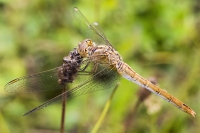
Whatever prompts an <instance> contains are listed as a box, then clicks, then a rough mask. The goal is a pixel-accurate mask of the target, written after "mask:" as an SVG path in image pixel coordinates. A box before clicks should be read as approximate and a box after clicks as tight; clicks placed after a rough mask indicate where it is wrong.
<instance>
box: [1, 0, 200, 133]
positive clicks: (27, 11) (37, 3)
mask: <svg viewBox="0 0 200 133" xmlns="http://www.w3.org/2000/svg"><path fill="white" fill-rule="evenodd" d="M75 6H76V7H78V8H79V9H80V10H81V12H82V13H83V14H84V15H85V16H86V17H87V19H88V20H89V21H90V22H94V21H97V22H99V24H100V25H101V28H102V29H103V31H104V33H105V35H106V37H107V38H108V40H109V41H110V42H111V43H112V44H113V45H114V47H115V48H116V50H117V51H118V52H119V53H120V54H121V56H122V57H123V59H124V61H125V62H126V63H128V64H129V65H130V66H131V67H132V68H133V69H134V70H135V71H136V72H138V73H139V74H140V75H142V76H143V77H145V78H149V77H152V76H153V77H155V78H156V79H157V81H158V85H159V86H160V87H161V88H164V89H165V90H166V91H167V92H169V93H171V94H173V95H174V96H176V97H177V98H179V99H180V100H182V101H183V102H185V103H186V104H187V105H189V106H190V107H191V108H192V109H193V110H194V111H195V112H196V113H197V115H196V117H195V118H193V117H192V116H190V115H188V114H186V113H184V112H182V111H181V110H179V109H177V108H176V107H174V106H173V105H171V104H169V103H168V102H166V101H164V100H163V99H162V98H160V97H158V96H156V95H153V94H152V95H151V96H150V97H148V98H147V99H146V100H145V101H144V102H143V103H142V104H141V105H140V106H139V107H138V108H137V109H136V112H135V114H134V117H133V119H132V120H131V124H130V126H128V127H126V128H125V126H124V125H125V123H126V120H127V116H128V114H129V113H131V112H132V110H133V108H134V105H135V104H136V101H137V99H138V95H137V94H138V90H139V87H138V86H137V85H135V84H134V83H131V82H129V81H127V80H125V79H122V80H121V83H120V86H119V87H118V89H117V91H116V93H115V95H114V98H113V100H112V102H111V106H110V108H109V111H108V113H107V115H106V118H105V120H104V121H103V123H102V124H101V127H100V129H99V131H98V132H99V133H111V132H115V133H123V132H125V131H127V132H134V133H197V132H199V129H200V127H199V125H200V117H199V112H200V99H199V97H200V91H199V89H200V83H199V81H200V38H199V36H200V1H198V0H134V1H132V0H126V1H125V0H123V1H122V0H118V1H117V0H116V1H115V0H108V1H106V0H94V1H90V0H82V1H81V0H80V1H79V0H75V1H70V0H69V1H67V0H57V1H56V0H48V1H47V0H46V1H45V0H29V1H27V0H14V1H11V0H7V1H6V0H3V1H0V132H1V133H40V132H41V133H57V132H59V130H60V129H59V128H60V121H61V120H60V119H61V103H60V104H55V105H52V106H49V107H48V108H45V109H42V110H40V111H37V112H35V113H33V114H30V115H28V116H22V115H23V114H24V113H26V112H27V111H29V110H31V109H32V108H34V107H36V106H38V105H40V104H42V103H43V102H44V101H46V100H48V99H50V98H52V97H54V96H56V95H57V94H59V93H61V92H44V93H38V94H9V93H7V92H5V91H4V86H5V84H6V83H7V82H9V81H10V80H12V79H14V78H17V77H21V76H24V75H30V74H33V73H37V72H41V71H44V70H48V69H51V68H55V67H57V66H60V65H62V58H63V57H64V56H66V55H68V53H69V51H71V50H72V49H73V48H74V47H76V46H77V44H78V42H79V41H82V40H83V39H84V38H83V36H82V34H81V33H80V32H79V29H78V27H75V26H73V23H72V18H73V17H72V9H73V7H75ZM111 92H112V89H108V90H104V91H100V92H95V93H92V94H88V95H83V96H80V97H77V98H74V99H71V100H70V101H68V102H67V107H66V118H65V120H66V123H65V128H66V129H65V130H66V132H70V133H85V132H91V130H92V129H93V127H94V125H95V123H96V122H97V120H98V119H99V116H100V114H101V112H102V110H103V107H104V106H105V103H106V101H107V100H108V99H109V96H110V94H111Z"/></svg>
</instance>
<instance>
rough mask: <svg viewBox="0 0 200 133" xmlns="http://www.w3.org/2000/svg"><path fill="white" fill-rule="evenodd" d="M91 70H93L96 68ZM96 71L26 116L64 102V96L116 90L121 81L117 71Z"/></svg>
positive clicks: (102, 69) (103, 68) (68, 97)
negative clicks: (110, 89) (115, 87)
mask: <svg viewBox="0 0 200 133" xmlns="http://www.w3.org/2000/svg"><path fill="white" fill-rule="evenodd" d="M91 68H92V69H93V68H94V67H91ZM95 71H96V72H95V73H91V74H90V75H88V77H87V79H86V80H83V82H81V83H80V82H79V81H80V80H79V79H80V78H81V76H78V77H77V78H76V79H75V81H74V82H75V83H74V84H78V85H77V86H76V87H74V88H73V89H70V90H68V91H66V92H64V93H62V94H60V95H58V96H56V97H54V98H52V99H51V100H49V101H47V102H45V103H43V104H42V105H40V106H38V107H36V108H34V109H33V110H31V111H29V112H27V113H26V114H24V115H27V114H30V113H32V112H34V111H37V110H40V109H42V108H45V107H47V106H49V105H51V104H54V103H57V102H60V101H62V98H63V97H64V96H65V97H66V99H70V98H73V97H76V96H80V95H84V94H87V93H92V92H95V91H99V90H104V89H109V88H114V86H115V85H116V84H117V82H118V81H119V78H120V76H119V74H118V73H117V72H116V71H115V70H112V69H110V68H108V67H105V66H103V67H102V65H98V67H97V68H96V70H95ZM78 82H79V83H78Z"/></svg>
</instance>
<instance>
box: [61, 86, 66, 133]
mask: <svg viewBox="0 0 200 133" xmlns="http://www.w3.org/2000/svg"><path fill="white" fill-rule="evenodd" d="M66 90H67V85H65V87H64V88H63V91H62V92H65V91H66ZM66 101H67V100H66V94H65V95H63V99H62V115H61V126H60V133H64V131H65V109H66Z"/></svg>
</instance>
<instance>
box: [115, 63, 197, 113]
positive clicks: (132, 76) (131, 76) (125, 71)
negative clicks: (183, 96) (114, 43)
mask: <svg viewBox="0 0 200 133" xmlns="http://www.w3.org/2000/svg"><path fill="white" fill-rule="evenodd" d="M118 64H121V65H120V66H119V67H118V69H117V71H118V73H119V74H120V75H122V77H124V78H126V79H128V80H130V81H132V82H134V83H136V84H138V85H139V86H141V87H143V88H146V89H147V90H149V91H151V92H153V93H154V94H157V95H158V96H160V97H162V98H163V99H165V100H166V101H168V102H170V103H172V104H173V105H174V106H176V107H177V108H179V109H181V110H182V111H184V112H186V113H188V114H190V115H192V116H193V117H194V116H195V114H196V113H195V112H194V111H193V110H192V109H191V108H190V107H189V106H187V105H186V104H184V103H183V102H182V101H180V100H179V99H177V98H176V97H174V96H172V95H171V94H169V93H167V92H166V91H164V90H162V89H161V88H159V87H158V86H156V85H154V84H152V83H151V82H150V81H148V80H147V79H145V78H143V77H142V76H140V75H139V74H138V73H136V72H135V71H133V70H132V69H131V67H130V66H129V65H127V64H126V63H124V62H120V63H118Z"/></svg>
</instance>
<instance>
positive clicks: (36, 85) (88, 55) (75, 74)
mask: <svg viewBox="0 0 200 133" xmlns="http://www.w3.org/2000/svg"><path fill="white" fill-rule="evenodd" d="M73 13H74V16H75V20H76V22H77V25H78V26H79V27H80V30H81V32H82V33H83V35H85V36H86V38H88V39H85V40H83V41H81V42H79V43H78V46H77V47H76V48H75V49H74V50H73V51H71V52H70V53H69V55H68V56H67V57H64V58H63V65H62V66H60V67H57V68H54V69H51V70H47V71H44V72H41V73H37V74H33V75H30V76H25V77H21V78H17V79H14V80H12V81H10V82H9V83H7V84H6V86H5V90H6V91H7V92H22V93H29V92H41V91H49V90H58V89H63V88H64V87H65V86H66V85H69V86H70V88H72V89H70V90H68V91H65V92H63V93H62V94H60V95H58V96H56V97H54V98H52V99H50V100H48V101H46V102H45V103H43V104H41V105H39V106H38V107H36V108H34V109H32V110H30V111H29V112H27V113H25V114H24V115H27V114H30V113H32V112H35V111H37V110H40V109H42V108H45V107H47V106H49V105H51V104H53V103H57V102H60V101H62V98H63V97H65V98H66V99H70V98H73V97H76V96H79V95H83V94H87V93H91V92H95V91H99V90H103V89H109V88H113V87H114V86H115V85H116V84H117V82H119V80H120V78H121V77H123V78H125V79H127V80H129V81H131V82H134V83H136V84H137V85H139V86H141V87H143V88H146V89H147V90H149V91H150V92H152V93H154V94H156V95H158V96H160V97H162V98H163V99H165V100H166V101H168V102H170V103H171V104H173V105H175V106H176V107H178V108H179V109H181V110H182V111H184V112H186V113H188V114H190V115H192V116H193V117H195V114H196V113H195V112H194V111H193V110H192V109H191V108H190V107H189V106H187V105H186V104H185V103H183V102H182V101H180V100H179V99H177V98H176V97H174V96H172V95H171V94H169V93H167V92H166V91H164V90H163V89H161V88H159V87H158V86H156V85H154V84H153V83H151V82H150V81H149V80H147V79H145V78H143V77H142V76H140V75H139V74H138V73H136V72H135V71H134V70H133V69H132V68H131V67H130V66H129V65H128V64H126V63H125V62H124V61H123V60H122V57H121V56H120V54H119V53H118V52H117V51H116V50H115V48H114V46H113V45H112V44H111V43H110V42H109V41H108V39H107V38H106V36H105V35H104V33H103V31H102V30H101V28H100V26H99V25H98V23H97V22H95V23H94V24H91V23H90V22H89V21H88V20H87V19H86V17H85V16H84V15H83V14H82V13H81V11H80V10H79V9H78V8H77V7H74V8H73Z"/></svg>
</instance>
